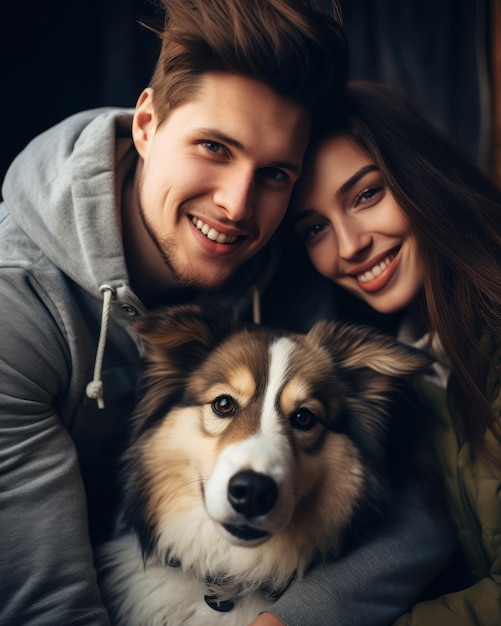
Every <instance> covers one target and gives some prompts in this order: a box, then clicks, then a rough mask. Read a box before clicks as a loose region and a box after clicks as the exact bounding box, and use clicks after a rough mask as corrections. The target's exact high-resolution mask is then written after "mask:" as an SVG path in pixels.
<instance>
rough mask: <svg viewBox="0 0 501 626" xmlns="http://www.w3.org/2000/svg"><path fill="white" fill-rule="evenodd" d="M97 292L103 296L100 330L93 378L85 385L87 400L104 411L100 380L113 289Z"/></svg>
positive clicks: (106, 288)
mask: <svg viewBox="0 0 501 626" xmlns="http://www.w3.org/2000/svg"><path fill="white" fill-rule="evenodd" d="M99 291H100V292H101V293H102V294H103V312H102V316H101V330H100V332H99V342H98V344H97V353H96V360H95V363H94V378H93V380H91V381H90V383H89V384H88V385H87V388H86V393H87V397H88V398H92V399H94V400H96V401H97V406H98V407H99V408H100V409H104V388H103V381H102V380H101V370H102V367H103V357H104V348H105V346H106V336H107V334H108V321H109V319H110V304H111V299H112V297H113V289H112V288H111V287H110V286H109V285H103V286H102V287H101V288H100V290H99Z"/></svg>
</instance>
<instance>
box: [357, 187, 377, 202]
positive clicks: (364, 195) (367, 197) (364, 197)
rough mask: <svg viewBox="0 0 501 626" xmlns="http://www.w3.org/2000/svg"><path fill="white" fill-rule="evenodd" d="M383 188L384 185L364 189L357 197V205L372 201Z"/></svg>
mask: <svg viewBox="0 0 501 626" xmlns="http://www.w3.org/2000/svg"><path fill="white" fill-rule="evenodd" d="M383 189H384V188H383V187H369V188H368V189H364V191H362V192H361V193H359V194H358V196H357V197H356V199H355V206H358V205H359V204H362V203H366V202H372V201H373V200H374V199H375V198H377V197H378V196H379V195H380V194H381V192H382V191H383Z"/></svg>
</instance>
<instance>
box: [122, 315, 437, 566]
mask: <svg viewBox="0 0 501 626" xmlns="http://www.w3.org/2000/svg"><path fill="white" fill-rule="evenodd" d="M137 330H138V333H139V335H140V336H141V337H142V339H143V341H144V343H145V347H146V354H147V361H148V367H147V373H146V386H145V394H144V397H143V399H142V401H141V402H140V404H139V407H138V409H137V412H136V414H135V418H134V423H133V434H132V442H131V445H130V448H129V450H128V453H127V456H126V460H127V463H126V468H127V469H126V509H127V511H128V514H129V519H130V521H131V523H132V524H133V525H134V526H135V528H136V531H137V532H138V535H139V537H140V540H141V542H142V548H143V551H144V553H145V554H146V555H149V554H150V553H152V552H154V551H157V552H158V553H159V554H162V555H163V558H164V559H168V558H171V559H177V558H181V559H183V560H184V559H185V558H186V557H185V554H186V552H187V551H188V550H189V547H190V545H191V546H192V547H193V546H195V544H196V546H197V547H196V549H195V548H193V552H194V553H195V552H196V553H197V554H199V555H200V552H203V550H202V548H201V545H200V544H199V543H197V542H202V543H204V542H205V543H207V542H209V543H210V542H212V543H213V544H214V545H215V544H216V543H217V544H218V545H220V546H223V547H220V548H219V549H220V550H221V551H224V550H225V548H224V545H226V546H228V544H232V545H233V546H237V547H242V546H244V547H247V548H248V547H254V548H256V549H257V548H258V546H260V545H261V544H263V543H264V542H268V543H267V544H266V545H267V547H268V546H269V545H270V543H273V542H275V543H277V545H279V546H281V550H282V551H283V552H293V551H296V552H298V554H299V553H300V554H301V558H302V559H304V563H303V565H304V566H306V565H307V561H308V560H309V559H311V557H312V555H313V554H314V553H315V552H316V551H318V550H319V551H320V552H327V551H329V550H337V551H339V550H340V549H341V547H342V545H341V544H342V537H343V533H344V532H345V530H346V529H347V528H349V527H351V526H352V525H354V520H356V519H357V518H358V519H360V518H361V517H363V515H364V514H363V510H364V508H366V509H367V510H369V509H375V508H376V507H377V506H379V505H380V504H381V503H382V502H383V501H384V499H385V497H386V492H387V458H388V429H389V426H390V423H389V422H390V412H391V411H390V409H391V408H392V407H391V404H392V396H393V394H394V393H395V392H396V391H397V390H398V387H399V385H400V384H401V383H402V380H404V379H406V378H409V377H410V376H411V375H412V374H414V373H415V372H417V371H418V370H422V369H423V368H425V367H426V366H428V365H429V359H428V357H427V356H425V355H424V354H423V353H421V352H418V351H416V350H413V349H412V348H409V347H406V346H404V345H402V344H400V343H398V342H396V341H395V340H393V339H391V338H388V337H386V336H383V335H379V334H375V333H374V332H372V331H370V330H368V329H365V328H360V327H355V326H350V325H340V324H337V323H334V322H319V323H318V324H316V325H315V326H314V327H313V328H312V330H311V331H310V332H309V333H308V334H306V335H300V334H291V333H286V332H280V331H272V330H270V329H266V328H264V327H259V326H250V325H243V324H241V323H238V322H236V321H235V320H234V319H233V318H232V317H231V316H230V315H228V314H227V313H223V312H221V311H214V310H212V311H209V310H204V309H202V308H199V307H196V306H182V307H174V308H171V309H167V310H164V311H159V312H157V313H155V314H152V315H151V316H150V317H148V318H146V319H145V320H144V321H142V322H140V323H139V325H138V326H137ZM400 417H401V418H403V416H400ZM222 539H223V540H225V541H222ZM226 542H227V543H226ZM244 551H245V550H244ZM181 552H182V555H181ZM194 558H195V557H194ZM207 567H208V568H209V569H210V565H208V566H207ZM295 567H296V568H297V567H300V565H298V564H297V563H296V565H295Z"/></svg>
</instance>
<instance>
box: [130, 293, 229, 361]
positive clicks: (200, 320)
mask: <svg viewBox="0 0 501 626" xmlns="http://www.w3.org/2000/svg"><path fill="white" fill-rule="evenodd" d="M236 324H237V322H236V319H235V316H234V315H233V314H232V312H231V311H230V310H228V309H223V308H220V307H217V308H216V307H212V306H211V307H209V306H199V305H194V304H186V305H179V306H173V307H165V308H160V309H156V310H155V311H153V312H152V313H150V314H148V315H146V316H144V317H143V318H141V319H140V320H138V321H137V322H135V323H134V324H133V328H134V330H135V331H136V332H137V334H138V335H139V336H140V338H141V339H142V341H143V343H144V346H145V350H146V357H147V360H149V361H151V362H159V361H164V360H165V359H168V360H169V361H173V360H177V359H176V356H177V357H178V358H179V357H182V358H183V361H184V360H187V361H189V362H190V363H191V364H198V363H199V362H200V359H203V358H204V357H205V356H206V355H207V354H208V353H209V352H210V351H212V350H213V349H214V347H215V346H216V345H217V344H218V343H219V342H220V341H221V339H223V338H224V337H226V336H227V335H228V334H229V333H230V332H231V330H232V329H233V328H234V327H235V326H236Z"/></svg>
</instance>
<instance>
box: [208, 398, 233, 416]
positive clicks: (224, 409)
mask: <svg viewBox="0 0 501 626" xmlns="http://www.w3.org/2000/svg"><path fill="white" fill-rule="evenodd" d="M211 406H212V410H213V411H214V413H215V414H216V415H219V417H232V416H233V415H235V413H236V411H237V403H236V401H235V400H234V399H233V398H232V397H231V396H218V397H217V398H216V399H215V400H213V401H212V404H211Z"/></svg>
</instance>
